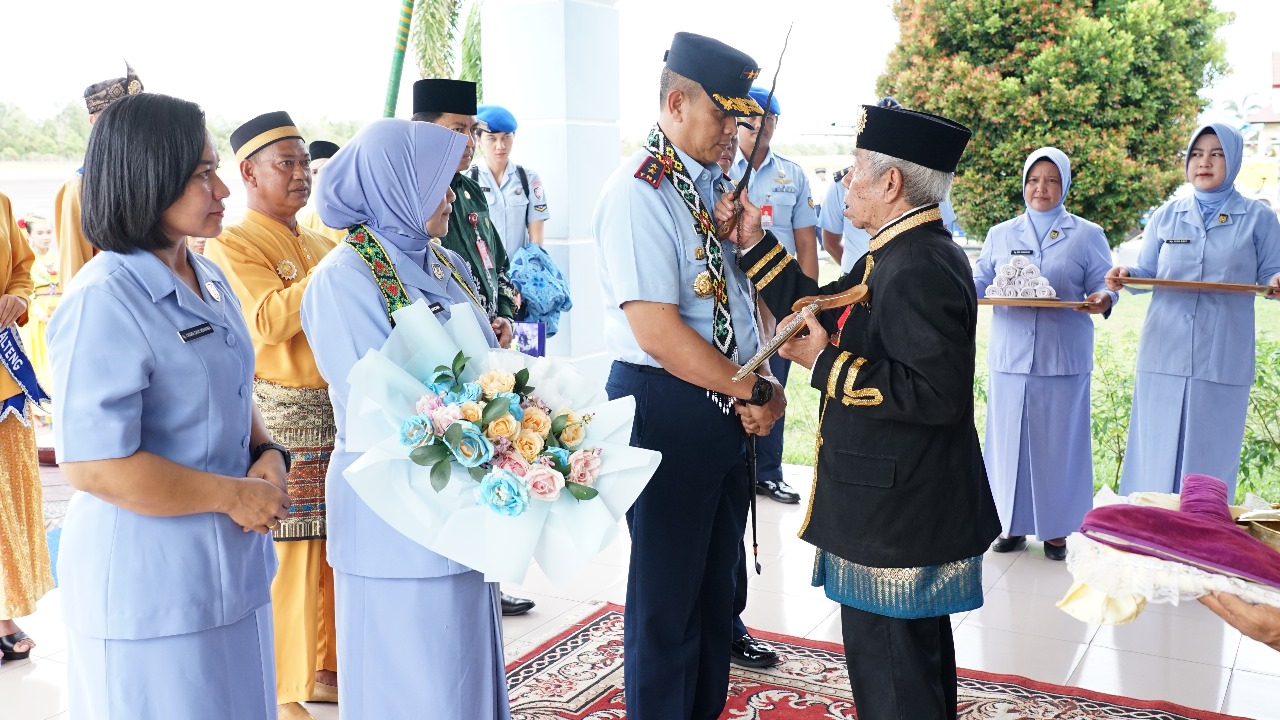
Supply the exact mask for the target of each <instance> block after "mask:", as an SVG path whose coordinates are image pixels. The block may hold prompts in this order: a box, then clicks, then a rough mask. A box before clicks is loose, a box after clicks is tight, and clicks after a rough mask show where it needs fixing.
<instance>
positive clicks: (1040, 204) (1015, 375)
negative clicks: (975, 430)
mask: <svg viewBox="0 0 1280 720" xmlns="http://www.w3.org/2000/svg"><path fill="white" fill-rule="evenodd" d="M1070 189H1071V161H1070V160H1068V159H1067V156H1066V154H1064V153H1063V152H1062V151H1061V150H1059V149H1057V148H1053V147H1043V148H1040V149H1038V150H1036V151H1035V152H1033V153H1031V154H1030V155H1028V156H1027V160H1026V162H1025V163H1023V166H1022V197H1023V200H1024V201H1025V202H1026V207H1027V211H1026V212H1025V213H1023V214H1021V215H1019V216H1018V217H1016V218H1013V219H1012V220H1007V221H1005V222H1003V223H1001V224H999V225H997V226H995V227H993V228H991V231H990V232H989V233H987V240H986V242H985V243H984V244H983V246H982V254H981V256H980V257H979V259H978V262H977V264H976V265H975V266H974V270H973V282H974V286H975V288H976V289H977V291H978V297H983V295H984V294H985V293H986V290H987V287H988V286H990V285H991V284H993V283H994V282H995V278H996V277H997V274H998V272H999V270H1000V268H1001V267H1002V266H1005V265H1008V264H1010V263H1012V262H1014V261H1015V259H1017V258H1021V259H1022V260H1021V261H1018V262H1019V263H1021V262H1026V263H1029V264H1031V265H1034V266H1036V267H1037V268H1039V270H1040V274H1041V276H1042V277H1044V278H1045V279H1046V280H1048V282H1049V285H1050V286H1051V287H1052V288H1053V289H1054V290H1056V291H1057V293H1058V296H1059V297H1061V298H1063V299H1069V300H1087V301H1088V302H1089V307H1087V308H1082V309H1083V310H1084V311H1085V312H1087V313H1108V312H1109V311H1110V309H1111V305H1112V304H1113V303H1114V302H1115V300H1116V294H1115V293H1114V292H1112V291H1109V290H1107V289H1106V280H1105V276H1106V273H1107V270H1108V268H1109V267H1110V265H1111V250H1110V248H1109V247H1108V245H1107V238H1106V235H1104V234H1103V232H1102V228H1100V227H1098V226H1097V225H1095V224H1093V223H1091V222H1089V221H1088V220H1085V219H1084V218H1082V217H1080V216H1078V215H1074V214H1072V213H1070V212H1068V211H1067V209H1066V207H1065V205H1064V201H1065V200H1066V197H1067V192H1068V191H1069V190H1070ZM994 310H995V312H994V317H993V319H992V323H991V339H990V344H989V347H988V351H987V364H988V367H989V368H990V371H991V377H990V381H989V383H988V391H987V439H986V443H985V445H984V451H983V455H984V456H985V459H986V463H987V477H988V479H989V480H990V482H991V494H992V495H993V496H994V498H995V501H996V509H997V510H998V512H999V514H1000V523H1001V525H1002V527H1003V528H1004V534H1003V535H1001V536H1000V537H999V538H998V539H997V540H996V542H995V544H993V545H992V549H993V550H995V551H996V552H1010V551H1012V550H1017V549H1020V548H1022V546H1023V545H1024V544H1025V542H1026V536H1027V535H1035V536H1036V537H1038V538H1040V539H1041V540H1043V541H1044V542H1045V547H1044V553H1045V557H1048V558H1050V559H1052V560H1063V559H1065V558H1066V556H1067V547H1066V536H1067V535H1068V534H1070V533H1072V532H1074V531H1075V530H1077V529H1078V528H1079V527H1080V521H1081V520H1082V519H1083V518H1084V514H1085V513H1086V512H1088V511H1089V508H1090V507H1091V506H1092V502H1091V500H1092V497H1093V450H1092V446H1091V434H1090V430H1089V417H1090V416H1089V374H1090V372H1091V371H1092V370H1093V319H1092V318H1090V317H1089V316H1088V315H1086V314H1082V313H1078V312H1070V311H1068V310H1061V309H1058V308H1028V307H1008V306H1000V307H996V308H994Z"/></svg>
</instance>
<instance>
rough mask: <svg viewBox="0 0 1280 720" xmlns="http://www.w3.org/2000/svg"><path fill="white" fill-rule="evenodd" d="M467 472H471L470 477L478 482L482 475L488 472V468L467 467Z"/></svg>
mask: <svg viewBox="0 0 1280 720" xmlns="http://www.w3.org/2000/svg"><path fill="white" fill-rule="evenodd" d="M467 472H469V473H471V479H472V480H475V481H476V482H480V481H481V480H483V479H484V476H485V475H487V474H488V473H489V471H488V470H486V469H484V468H482V467H473V468H467Z"/></svg>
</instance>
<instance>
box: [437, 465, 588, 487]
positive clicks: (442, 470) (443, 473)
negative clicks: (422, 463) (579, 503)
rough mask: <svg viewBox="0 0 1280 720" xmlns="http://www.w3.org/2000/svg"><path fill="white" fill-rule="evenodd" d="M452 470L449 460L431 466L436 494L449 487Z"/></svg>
mask: <svg viewBox="0 0 1280 720" xmlns="http://www.w3.org/2000/svg"><path fill="white" fill-rule="evenodd" d="M452 470H453V463H452V462H451V461H449V460H441V461H440V462H438V463H436V464H435V465H433V466H431V487H433V488H435V491H436V492H442V491H443V490H444V489H445V488H446V487H448V486H449V473H450V472H452ZM588 489H590V488H588Z"/></svg>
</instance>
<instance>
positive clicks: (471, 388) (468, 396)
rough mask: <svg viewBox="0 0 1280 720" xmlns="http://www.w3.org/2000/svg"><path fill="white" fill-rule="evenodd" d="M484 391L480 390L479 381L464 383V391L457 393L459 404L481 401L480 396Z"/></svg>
mask: <svg viewBox="0 0 1280 720" xmlns="http://www.w3.org/2000/svg"><path fill="white" fill-rule="evenodd" d="M483 394H484V393H483V392H482V391H481V390H480V384H479V383H463V384H462V392H460V393H457V395H458V397H459V398H460V399H459V401H458V402H459V404H461V403H463V402H480V396H481V395H483Z"/></svg>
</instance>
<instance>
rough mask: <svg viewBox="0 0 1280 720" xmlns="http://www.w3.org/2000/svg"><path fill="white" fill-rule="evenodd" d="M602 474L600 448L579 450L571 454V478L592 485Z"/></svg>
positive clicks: (581, 483) (573, 480) (579, 482)
mask: <svg viewBox="0 0 1280 720" xmlns="http://www.w3.org/2000/svg"><path fill="white" fill-rule="evenodd" d="M599 475H600V448H592V449H590V450H578V451H577V452H574V453H573V454H572V455H570V456H569V480H571V481H572V482H576V483H578V484H580V485H590V484H591V483H593V482H595V481H596V478H597V477H598V476H599Z"/></svg>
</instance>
